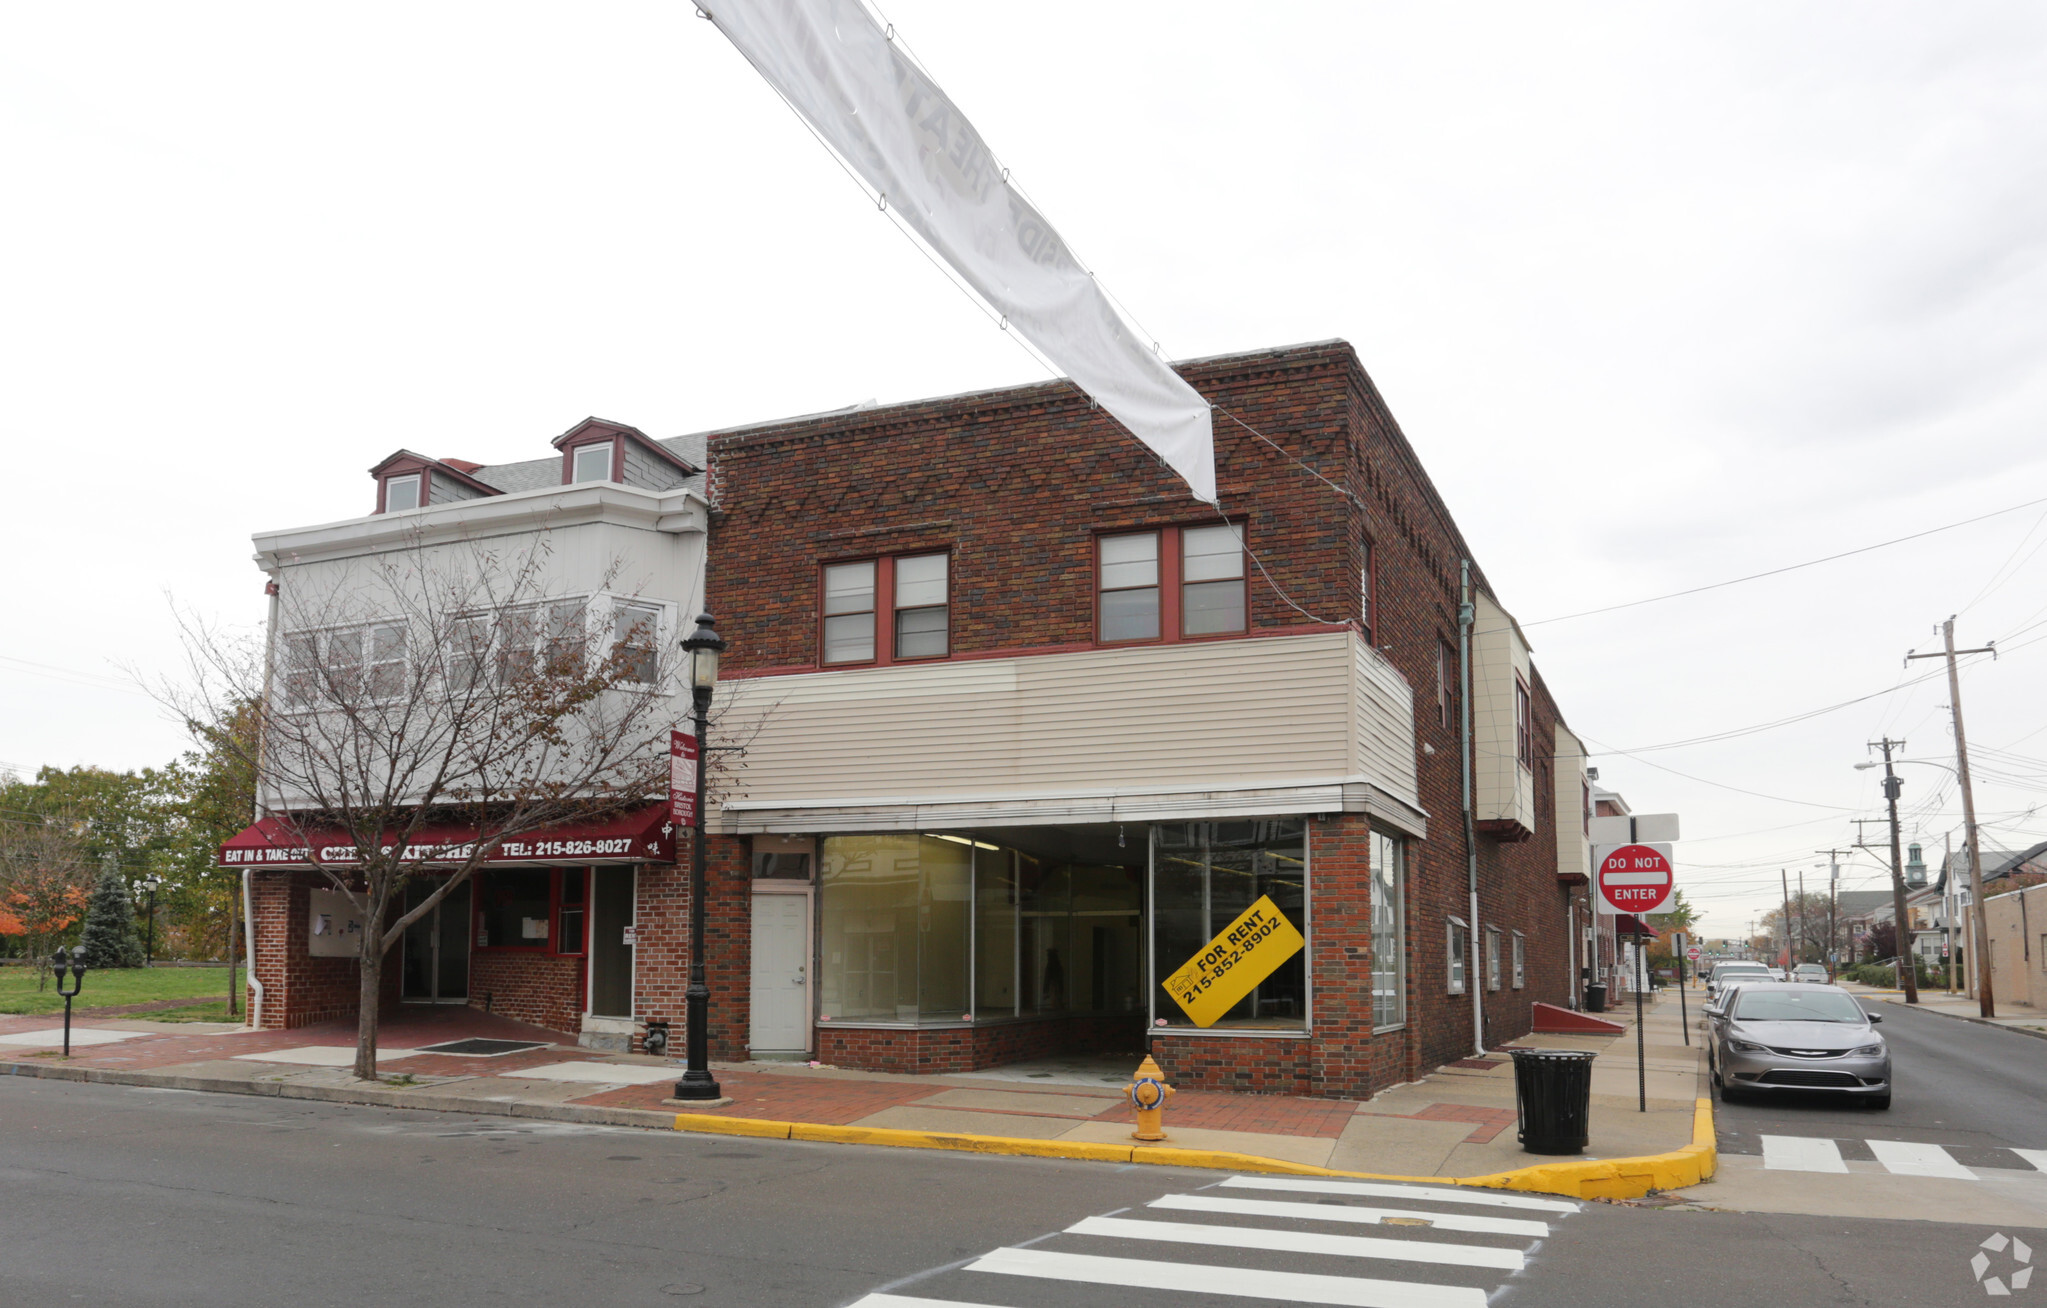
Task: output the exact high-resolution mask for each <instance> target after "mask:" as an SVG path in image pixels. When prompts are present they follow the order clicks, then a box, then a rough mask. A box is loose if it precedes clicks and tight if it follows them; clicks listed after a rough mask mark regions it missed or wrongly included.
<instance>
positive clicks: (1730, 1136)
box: [1714, 1000, 2047, 1171]
mask: <svg viewBox="0 0 2047 1308" xmlns="http://www.w3.org/2000/svg"><path fill="white" fill-rule="evenodd" d="M1863 1007H1864V1008H1866V1009H1868V1010H1869V1011H1870V1012H1872V1013H1876V1014H1879V1015H1881V1016H1882V1018H1883V1019H1884V1020H1883V1025H1882V1026H1881V1027H1879V1028H1878V1029H1879V1030H1880V1031H1881V1032H1882V1033H1883V1037H1884V1039H1885V1040H1886V1041H1888V1042H1889V1044H1890V1046H1891V1084H1892V1094H1891V1106H1890V1107H1889V1108H1888V1109H1883V1110H1877V1109H1871V1108H1867V1107H1864V1106H1861V1105H1858V1104H1855V1103H1852V1102H1849V1101H1847V1099H1846V1097H1845V1096H1836V1095H1829V1094H1824V1093H1817V1094H1812V1095H1805V1096H1800V1097H1798V1098H1789V1097H1784V1096H1778V1097H1776V1098H1773V1099H1770V1100H1767V1101H1763V1102H1755V1101H1746V1102H1742V1103H1734V1104H1727V1103H1716V1104H1715V1105H1714V1110H1715V1114H1716V1117H1715V1121H1716V1124H1717V1126H1718V1128H1719V1139H1720V1150H1721V1152H1722V1153H1731V1154H1756V1153H1760V1152H1762V1145H1761V1141H1760V1137H1761V1136H1763V1135H1780V1136H1806V1137H1827V1138H1832V1139H1834V1140H1836V1141H1837V1142H1838V1146H1839V1148H1840V1151H1841V1155H1842V1157H1843V1158H1844V1159H1847V1160H1850V1161H1853V1160H1858V1159H1871V1158H1873V1157H1874V1155H1873V1154H1872V1153H1871V1152H1870V1150H1869V1148H1868V1144H1867V1142H1868V1141H1869V1140H1905V1141H1912V1142H1917V1143H1923V1144H1935V1145H1941V1146H1943V1147H1945V1148H1946V1149H1947V1151H1948V1153H1949V1154H1950V1155H1951V1156H1952V1157H1953V1158H1954V1159H1955V1160H1956V1161H1957V1162H1959V1163H1961V1164H1962V1165H1963V1166H1965V1167H1969V1168H1996V1169H2010V1170H2019V1171H2029V1170H2031V1168H2030V1166H2029V1164H2027V1163H2026V1162H2024V1161H2023V1160H2022V1159H2021V1158H2020V1157H2019V1156H2018V1155H2016V1154H2013V1153H2012V1152H2011V1149H2012V1148H2020V1149H2047V1040H2042V1039H2040V1038H2039V1037H2037V1036H2031V1035H2025V1034H2022V1033H2020V1032H2015V1031H2007V1030H2003V1029H2001V1028H1997V1027H1988V1026H1981V1025H1979V1024H1977V1023H1974V1022H1964V1021H1961V1020H1959V1019H1957V1018H1953V1017H1946V1016H1943V1015H1941V1014H1938V1013H1928V1012H1924V1011H1921V1010H1919V1009H1916V1008H1913V1007H1911V1006H1909V1005H1905V1004H1887V1003H1880V1002H1876V1001H1872V1000H1864V1001H1863Z"/></svg>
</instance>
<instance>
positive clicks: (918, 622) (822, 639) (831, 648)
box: [819, 553, 952, 663]
mask: <svg viewBox="0 0 2047 1308" xmlns="http://www.w3.org/2000/svg"><path fill="white" fill-rule="evenodd" d="M951 572H952V560H951V557H950V556H949V555H946V554H943V553H938V554H906V555H902V556H899V557H896V558H886V559H860V560H857V561H855V562H851V563H828V564H826V565H825V567H824V596H823V601H824V603H823V607H824V620H823V624H822V629H821V631H820V636H819V644H820V649H821V660H822V661H823V662H825V663H890V662H896V661H902V660H911V659H942V658H945V657H947V656H948V655H949V654H951V653H952V637H951V621H952V619H951V600H950V589H951V587H950V582H951ZM883 614H887V615H888V622H887V624H886V626H884V625H883V624H882V622H881V617H882V615H883Z"/></svg>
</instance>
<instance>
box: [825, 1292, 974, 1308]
mask: <svg viewBox="0 0 2047 1308" xmlns="http://www.w3.org/2000/svg"><path fill="white" fill-rule="evenodd" d="M853 1308H993V1306H992V1305H990V1304H985V1303H966V1302H964V1301H963V1300H959V1299H918V1298H915V1297H913V1296H911V1295H906V1294H870V1295H868V1296H867V1297H866V1298H865V1299H860V1300H857V1301H855V1303H854V1304H853Z"/></svg>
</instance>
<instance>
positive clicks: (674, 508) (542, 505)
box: [253, 482, 709, 573]
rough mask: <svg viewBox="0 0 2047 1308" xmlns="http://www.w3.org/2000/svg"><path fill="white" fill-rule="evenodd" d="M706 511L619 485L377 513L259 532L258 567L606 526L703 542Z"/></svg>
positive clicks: (683, 493) (681, 492) (687, 496)
mask: <svg viewBox="0 0 2047 1308" xmlns="http://www.w3.org/2000/svg"><path fill="white" fill-rule="evenodd" d="M708 509H709V505H707V504H706V503H705V502H704V497H703V495H702V493H701V492H700V491H698V490H697V489H696V488H695V487H681V488H677V489H674V490H666V491H650V490H643V489H641V488H639V487H637V486H625V485H620V484H619V483H617V482H583V483H580V484H577V485H573V486H543V487H540V488H538V489H536V490H530V491H515V492H512V493H510V494H506V495H493V496H490V497H489V498H487V499H473V500H458V501H456V502H454V503H451V504H435V505H430V506H428V507H426V508H422V509H408V510H405V511H403V512H400V513H379V514H373V515H370V516H368V517H362V518H350V519H348V520H346V521H343V522H329V523H322V524H320V525H318V526H313V527H290V528H286V529H283V530H280V531H264V532H257V533H256V535H255V536H254V537H253V540H254V542H255V546H256V564H257V566H258V567H260V568H262V569H263V570H264V571H265V572H272V573H274V572H276V571H277V570H278V569H279V568H281V567H283V566H284V564H285V563H286V562H290V563H311V562H318V561H321V560H331V559H344V558H355V557H359V556H362V555H366V554H381V553H385V552H388V551H390V550H397V549H411V548H414V547H417V546H422V545H446V544H453V543H455V542H459V541H466V540H476V539H479V538H483V537H490V536H505V535H511V534H514V533H518V532H527V531H535V530H540V529H546V528H556V527H570V526H583V525H588V524H609V525H612V526H619V527H631V528H635V529H637V530H640V531H659V532H668V533H672V534H678V535H689V534H696V535H701V534H703V532H704V530H705V527H706V524H707V521H708V518H707V513H708Z"/></svg>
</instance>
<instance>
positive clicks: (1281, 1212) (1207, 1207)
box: [1147, 1168, 2047, 1240]
mask: <svg viewBox="0 0 2047 1308" xmlns="http://www.w3.org/2000/svg"><path fill="white" fill-rule="evenodd" d="M2041 1170H2043V1171H2047V1168H2042V1169H2041ZM1147 1207H1151V1208H1177V1209H1181V1210H1184V1211H1187V1212H1196V1213H1237V1214H1240V1215H1242V1216H1245V1217H1298V1218H1302V1219H1304V1220H1307V1221H1313V1222H1358V1223H1362V1224H1368V1225H1372V1226H1377V1225H1379V1224H1380V1223H1382V1222H1384V1221H1385V1220H1386V1219H1387V1218H1389V1217H1391V1218H1399V1219H1405V1220H1409V1221H1423V1222H1427V1223H1428V1224H1429V1225H1430V1226H1431V1227H1433V1228H1434V1229H1436V1230H1438V1231H1469V1232H1473V1233H1475V1234H1479V1235H1520V1236H1526V1237H1528V1238H1529V1239H1532V1240H1540V1239H1542V1238H1543V1237H1545V1236H1547V1235H1548V1234H1549V1223H1548V1222H1531V1221H1527V1220H1524V1219H1522V1218H1518V1217H1480V1216H1475V1215H1473V1214H1470V1213H1439V1212H1436V1211H1434V1210H1433V1209H1430V1210H1426V1211H1425V1210H1423V1209H1420V1208H1352V1207H1348V1206H1339V1205H1336V1204H1303V1203H1293V1202H1290V1201H1288V1200H1285V1199H1226V1198H1223V1197H1221V1196H1219V1195H1212V1194H1169V1195H1167V1196H1166V1197H1165V1198H1163V1199H1154V1200H1152V1201H1151V1203H1150V1204H1148V1205H1147Z"/></svg>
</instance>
